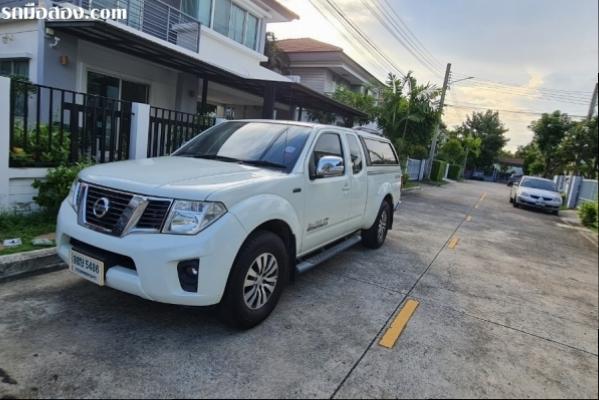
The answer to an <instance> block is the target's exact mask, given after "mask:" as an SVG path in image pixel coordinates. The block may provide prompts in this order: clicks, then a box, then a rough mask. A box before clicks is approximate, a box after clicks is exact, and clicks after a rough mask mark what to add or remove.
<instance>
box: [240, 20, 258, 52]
mask: <svg viewBox="0 0 599 400" xmlns="http://www.w3.org/2000/svg"><path fill="white" fill-rule="evenodd" d="M257 36H258V18H256V17H254V16H253V15H252V14H250V13H248V16H247V22H246V25H245V36H244V39H243V44H244V45H246V46H247V47H249V48H250V49H256V37H257Z"/></svg>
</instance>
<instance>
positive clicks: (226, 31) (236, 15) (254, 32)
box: [212, 0, 259, 50]
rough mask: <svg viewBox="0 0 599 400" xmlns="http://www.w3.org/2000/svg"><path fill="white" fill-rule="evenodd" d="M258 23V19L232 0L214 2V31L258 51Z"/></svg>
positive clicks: (216, 0)
mask: <svg viewBox="0 0 599 400" xmlns="http://www.w3.org/2000/svg"><path fill="white" fill-rule="evenodd" d="M258 23H259V19H258V17H256V16H254V15H252V14H250V13H249V12H248V11H247V10H245V9H243V8H241V7H239V6H238V5H236V4H234V3H232V2H231V0H215V1H214V20H213V21H212V29H214V30H215V31H217V32H218V33H220V34H222V35H225V36H227V37H229V38H231V39H233V40H235V41H236V42H237V43H241V44H243V45H244V46H246V47H249V48H251V49H252V50H256V46H257V36H258Z"/></svg>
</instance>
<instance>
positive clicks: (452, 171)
mask: <svg viewBox="0 0 599 400" xmlns="http://www.w3.org/2000/svg"><path fill="white" fill-rule="evenodd" d="M461 176H462V167H461V166H460V165H457V164H451V165H450V166H449V172H448V173H447V177H448V178H449V179H453V180H454V181H457V180H459V179H460V177H461Z"/></svg>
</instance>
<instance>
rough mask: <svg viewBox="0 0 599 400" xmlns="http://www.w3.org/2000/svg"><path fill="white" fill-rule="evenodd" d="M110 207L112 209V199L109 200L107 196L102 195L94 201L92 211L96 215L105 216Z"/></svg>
mask: <svg viewBox="0 0 599 400" xmlns="http://www.w3.org/2000/svg"><path fill="white" fill-rule="evenodd" d="M109 209H110V200H108V199H107V198H106V197H100V198H99V199H98V200H96V202H95V203H94V206H93V207H92V212H93V213H94V215H95V216H96V217H98V218H102V217H103V216H105V215H106V213H107V212H108V210H109Z"/></svg>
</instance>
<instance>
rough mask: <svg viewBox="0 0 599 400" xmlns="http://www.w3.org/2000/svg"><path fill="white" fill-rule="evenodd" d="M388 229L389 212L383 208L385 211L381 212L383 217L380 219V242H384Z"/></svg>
mask: <svg viewBox="0 0 599 400" xmlns="http://www.w3.org/2000/svg"><path fill="white" fill-rule="evenodd" d="M386 231H387V212H386V211H385V210H383V213H382V214H381V218H380V220H379V229H378V232H377V234H378V239H379V243H382V241H383V240H384V239H385V232H386Z"/></svg>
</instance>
